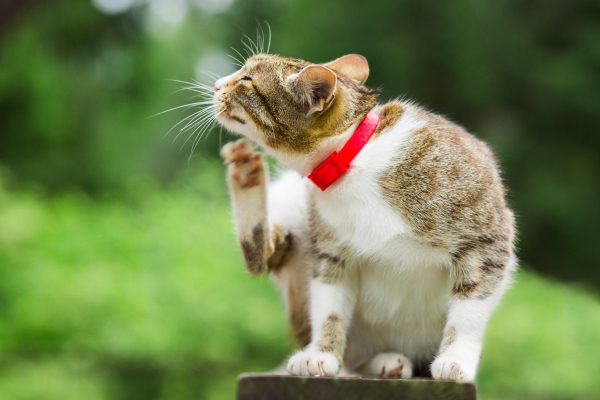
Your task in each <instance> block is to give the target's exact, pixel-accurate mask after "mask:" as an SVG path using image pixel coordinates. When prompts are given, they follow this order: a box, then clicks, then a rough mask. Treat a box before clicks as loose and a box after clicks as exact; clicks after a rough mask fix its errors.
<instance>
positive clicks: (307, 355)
mask: <svg viewBox="0 0 600 400" xmlns="http://www.w3.org/2000/svg"><path fill="white" fill-rule="evenodd" d="M320 258H321V261H320V264H319V266H318V268H317V269H316V270H315V273H314V276H313V279H312V280H311V282H310V317H311V325H312V340H311V343H310V344H309V345H308V346H307V347H306V348H305V349H304V350H301V351H299V352H297V353H296V354H294V355H293V356H292V357H291V358H290V360H289V362H288V367H287V369H288V372H289V373H290V374H292V375H301V376H335V375H337V374H338V373H339V372H340V369H341V367H342V362H343V359H344V351H345V348H346V333H347V330H348V327H349V326H350V318H351V316H352V313H353V310H354V305H355V291H354V290H353V289H352V285H351V284H350V280H349V278H348V276H347V273H346V271H345V265H344V261H343V260H342V259H341V258H340V257H337V256H331V255H329V254H320Z"/></svg>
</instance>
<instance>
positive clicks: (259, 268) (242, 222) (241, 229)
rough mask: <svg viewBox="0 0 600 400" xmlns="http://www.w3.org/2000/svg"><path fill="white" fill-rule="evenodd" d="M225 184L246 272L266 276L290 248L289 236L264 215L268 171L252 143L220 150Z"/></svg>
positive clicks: (241, 143) (246, 141) (239, 143)
mask: <svg viewBox="0 0 600 400" xmlns="http://www.w3.org/2000/svg"><path fill="white" fill-rule="evenodd" d="M221 155H222V157H223V158H224V160H225V163H226V164H227V183H228V186H229V191H230V193H231V199H232V206H233V212H234V219H235V226H236V232H237V237H238V240H239V243H240V247H241V248H242V252H243V254H244V260H245V261H246V266H247V268H248V271H250V272H251V273H253V274H259V273H262V272H266V271H267V270H269V268H270V267H273V266H275V264H280V263H281V262H282V260H283V258H284V257H283V255H285V254H286V253H287V251H286V250H288V249H289V247H290V246H291V236H290V235H286V234H284V232H282V231H281V229H280V228H279V227H278V226H271V225H270V224H269V219H268V213H267V183H268V169H267V165H266V163H265V160H264V157H263V155H262V154H260V153H256V152H254V150H253V149H252V143H250V142H249V141H248V140H245V139H240V140H238V141H236V142H232V143H228V144H226V145H225V146H223V149H222V150H221Z"/></svg>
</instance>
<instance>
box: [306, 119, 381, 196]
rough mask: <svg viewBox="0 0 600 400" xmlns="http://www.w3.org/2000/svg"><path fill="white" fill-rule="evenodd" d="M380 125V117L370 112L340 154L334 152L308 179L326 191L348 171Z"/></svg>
mask: <svg viewBox="0 0 600 400" xmlns="http://www.w3.org/2000/svg"><path fill="white" fill-rule="evenodd" d="M377 125H379V116H378V115H377V114H375V112H374V111H373V110H371V111H369V113H368V114H367V116H366V117H365V119H363V120H362V121H361V123H360V124H359V125H358V127H357V128H356V130H355V131H354V133H353V134H352V136H350V139H348V141H347V142H346V144H344V147H342V149H341V150H340V152H339V153H338V152H336V151H334V152H333V153H331V154H330V155H329V157H327V158H326V159H325V161H323V162H322V163H321V164H319V166H318V167H317V168H315V169H314V170H313V171H312V172H311V173H310V175H308V179H310V180H311V181H313V182H314V184H315V185H317V186H318V187H319V189H321V190H323V191H324V190H325V189H327V188H328V187H329V185H331V184H332V183H333V182H335V181H336V180H338V179H339V178H340V177H341V176H342V175H344V174H345V173H346V172H347V171H348V167H349V166H350V162H352V160H354V157H356V156H357V155H358V153H360V151H361V150H362V148H363V147H364V146H365V144H367V142H368V141H369V139H370V138H371V136H372V135H373V132H375V129H377Z"/></svg>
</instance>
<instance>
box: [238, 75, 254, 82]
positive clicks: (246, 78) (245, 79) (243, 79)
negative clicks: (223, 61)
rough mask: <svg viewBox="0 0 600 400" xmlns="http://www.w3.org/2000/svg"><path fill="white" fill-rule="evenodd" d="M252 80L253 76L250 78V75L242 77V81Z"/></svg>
mask: <svg viewBox="0 0 600 400" xmlns="http://www.w3.org/2000/svg"><path fill="white" fill-rule="evenodd" d="M251 80H252V78H250V77H249V76H248V75H245V76H242V77H241V78H240V81H251Z"/></svg>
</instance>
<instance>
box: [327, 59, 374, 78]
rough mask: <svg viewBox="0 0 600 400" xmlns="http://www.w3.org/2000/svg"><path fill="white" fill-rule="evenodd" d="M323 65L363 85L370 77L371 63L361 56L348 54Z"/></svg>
mask: <svg viewBox="0 0 600 400" xmlns="http://www.w3.org/2000/svg"><path fill="white" fill-rule="evenodd" d="M323 65H325V66H326V67H327V68H331V69H332V70H334V71H335V72H337V73H339V74H342V75H344V76H347V77H348V78H350V79H352V80H355V81H356V82H358V83H360V84H361V85H362V84H363V83H365V82H366V81H367V78H368V77H369V63H368V62H367V59H366V58H365V57H364V56H361V55H360V54H347V55H345V56H342V57H340V58H338V59H335V60H333V61H331V62H328V63H327V64H323Z"/></svg>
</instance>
